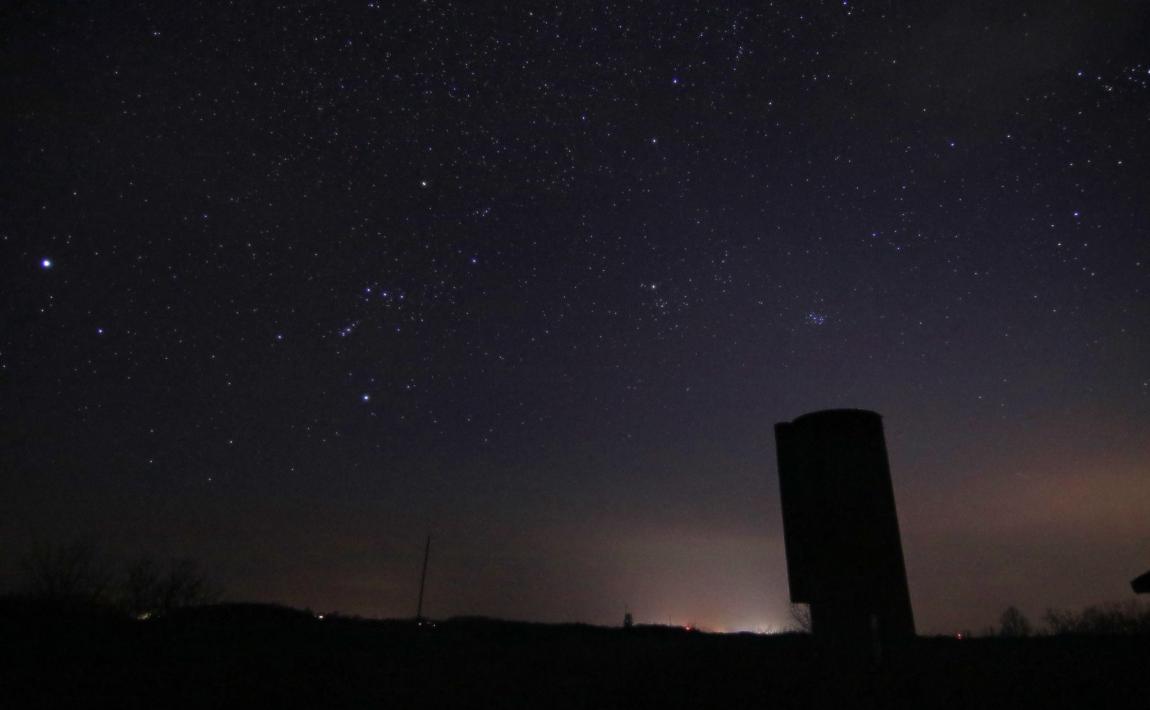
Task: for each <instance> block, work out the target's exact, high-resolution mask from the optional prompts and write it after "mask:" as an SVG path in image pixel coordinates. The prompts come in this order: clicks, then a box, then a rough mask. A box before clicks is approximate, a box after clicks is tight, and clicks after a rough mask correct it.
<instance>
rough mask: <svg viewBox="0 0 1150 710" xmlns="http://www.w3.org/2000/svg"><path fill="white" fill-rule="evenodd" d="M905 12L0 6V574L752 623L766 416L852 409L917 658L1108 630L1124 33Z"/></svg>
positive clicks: (1141, 404)
mask: <svg viewBox="0 0 1150 710" xmlns="http://www.w3.org/2000/svg"><path fill="white" fill-rule="evenodd" d="M948 5H949V4H946V3H901V2H889V1H888V2H874V3H868V2H858V3H853V2H851V3H848V2H835V3H813V4H805V3H803V4H789V3H781V4H775V5H774V6H766V7H764V6H763V4H761V3H754V4H748V5H747V6H746V7H740V6H728V5H716V4H714V3H634V4H618V5H605V6H599V5H595V6H592V5H587V4H570V5H568V4H565V3H560V4H555V3H538V4H534V3H529V4H519V3H512V4H507V5H499V4H483V3H460V4H452V3H446V2H422V3H399V4H396V5H393V4H390V3H382V2H380V3H376V2H361V3H355V4H344V5H342V6H340V7H339V8H338V9H336V8H333V7H331V6H329V5H328V4H326V3H298V4H291V3H289V4H286V6H278V7H277V6H272V5H266V6H259V7H256V6H253V5H251V4H249V3H235V4H232V3H186V4H182V5H180V6H176V5H174V4H173V5H171V6H165V7H161V6H155V5H153V4H143V3H142V4H139V5H135V6H132V5H120V4H118V5H117V6H116V7H115V8H114V9H109V8H106V7H103V6H98V5H76V4H68V5H56V4H39V3H26V4H23V5H18V6H16V7H15V8H13V9H8V10H5V11H4V17H3V22H4V24H5V26H7V27H8V30H7V31H6V32H5V33H4V34H5V39H4V46H3V52H4V57H5V62H4V67H5V69H4V71H3V82H4V87H5V93H6V95H8V96H9V97H10V105H11V106H12V107H13V108H14V110H9V111H6V112H4V113H5V117H4V118H3V119H2V121H3V126H4V130H3V133H2V135H3V141H2V142H0V150H2V153H0V158H2V164H3V165H4V166H5V169H4V171H3V175H2V177H0V189H2V194H0V269H2V272H0V279H2V280H0V284H2V286H0V288H2V290H3V295H4V298H3V300H2V302H0V307H2V309H3V310H2V311H0V316H2V317H3V327H2V330H0V398H2V400H0V401H2V402H3V406H2V407H0V427H2V429H0V447H2V448H0V461H2V464H3V469H2V470H0V501H2V502H0V535H3V537H4V538H5V540H7V541H9V544H6V545H5V546H4V550H3V552H2V553H0V570H3V572H4V577H3V580H5V581H6V584H7V586H16V585H17V583H18V571H17V563H18V561H19V559H20V557H21V555H22V554H24V552H25V551H26V550H27V549H29V547H30V546H32V545H34V544H44V543H48V544H51V543H55V542H60V541H65V540H72V539H85V540H92V541H95V542H97V543H98V544H100V545H101V546H102V547H104V548H105V549H107V550H109V551H110V553H112V554H120V555H134V554H138V553H144V552H146V553H150V554H156V555H187V556H192V557H195V558H197V559H199V560H201V561H202V562H203V564H204V566H205V567H206V568H207V569H208V570H209V571H210V572H211V573H212V574H213V576H214V577H215V578H217V579H218V580H219V581H220V582H221V583H222V584H223V585H224V586H225V587H226V588H227V589H228V590H229V592H230V593H231V595H232V596H233V597H236V598H254V599H263V600H276V601H282V602H286V603H290V604H294V605H299V606H304V605H310V606H311V607H313V608H316V609H340V610H343V611H346V612H354V613H361V614H367V615H384V616H402V615H408V614H411V613H413V611H414V608H413V607H414V600H415V592H416V583H417V576H418V568H419V556H420V554H421V552H422V542H423V536H424V535H425V533H426V532H427V531H428V530H429V529H430V530H431V531H432V532H433V534H434V535H435V547H434V551H433V555H434V556H433V562H432V568H431V575H430V581H429V591H428V596H427V606H426V608H427V610H428V611H429V612H430V613H431V614H432V615H433V616H447V615H451V614H464V613H474V614H489V615H499V616H509V617H516V618H528V619H539V620H573V619H574V620H581V621H590V622H596V623H615V622H618V621H619V619H621V618H622V610H623V607H624V605H625V604H626V605H629V606H630V608H631V610H632V611H633V612H634V613H635V615H636V618H637V619H638V620H640V621H666V620H668V619H669V620H672V621H674V622H687V621H691V622H695V623H698V624H702V625H705V626H710V627H714V628H767V627H778V626H781V625H783V624H786V623H788V622H789V618H788V616H787V610H786V608H787V601H786V600H787V594H786V577H785V565H784V561H783V550H782V539H781V535H782V527H781V520H780V513H779V504H778V494H777V480H776V474H775V465H774V444H773V440H772V431H771V426H772V424H773V423H774V422H776V421H780V420H788V419H792V418H794V417H795V416H797V415H799V414H802V413H803V412H806V411H811V410H815V409H820V408H825V407H862V408H868V409H874V410H877V411H879V412H881V413H882V414H883V415H884V417H885V422H886V427H887V436H888V447H889V450H890V454H891V462H892V471H893V478H894V483H895V493H896V499H897V503H898V506H899V512H900V518H901V521H902V532H903V540H904V548H905V551H906V558H907V568H908V574H909V581H910V588H911V593H912V598H913V602H914V605H915V611H916V614H917V617H918V621H919V626H920V629H922V630H925V631H949V630H953V629H957V628H979V627H981V626H984V625H987V624H990V623H992V622H993V621H994V620H995V619H996V618H997V616H998V613H999V612H1000V611H1001V610H1002V608H1004V607H1005V606H1007V605H1008V604H1012V603H1013V604H1017V605H1019V606H1020V607H1021V608H1023V610H1024V611H1026V612H1028V613H1032V614H1038V613H1040V612H1041V611H1042V610H1043V609H1045V608H1046V607H1052V606H1053V607H1058V606H1077V605H1080V604H1086V603H1091V602H1097V601H1104V600H1112V599H1120V598H1123V597H1124V596H1125V595H1126V594H1128V587H1126V583H1127V581H1128V580H1129V579H1130V578H1131V577H1133V576H1134V575H1135V574H1137V573H1139V572H1141V571H1144V568H1145V567H1147V565H1150V526H1148V524H1147V522H1146V521H1147V518H1146V511H1147V510H1150V470H1148V467H1150V437H1148V436H1147V434H1146V432H1147V431H1148V430H1150V300H1148V296H1147V277H1148V260H1150V238H1148V234H1150V219H1148V218H1150V206H1148V204H1150V202H1148V200H1147V197H1146V196H1147V195H1150V166H1148V165H1147V156H1150V138H1148V136H1150V130H1148V129H1150V126H1148V121H1150V51H1148V50H1147V49H1146V48H1145V42H1144V38H1145V36H1146V31H1147V29H1148V23H1147V20H1148V19H1150V13H1148V11H1147V8H1146V6H1145V5H1142V4H1138V3H1126V2H1099V3H1073V4H1071V3H1046V2H1033V3H1003V4H993V5H990V4H988V5H987V6H985V7H983V8H981V9H977V10H975V9H970V8H953V7H948ZM45 260H48V261H47V262H46V261H45Z"/></svg>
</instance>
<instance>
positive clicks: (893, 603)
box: [775, 409, 914, 644]
mask: <svg viewBox="0 0 1150 710" xmlns="http://www.w3.org/2000/svg"><path fill="white" fill-rule="evenodd" d="M775 442H776V445H777V453H778V464H779V488H780V492H781V494H782V504H783V533H784V540H785V544H786V552H787V576H788V579H789V581H790V590H791V601H792V602H799V603H806V604H809V605H810V609H811V627H812V628H811V631H812V632H813V633H814V635H815V636H816V638H821V639H823V640H825V641H830V642H838V643H842V644H867V643H879V644H882V643H885V642H889V641H897V640H900V639H905V638H910V637H913V636H914V615H913V613H912V612H911V606H910V592H909V590H908V588H907V583H906V566H905V564H904V562H903V555H902V542H901V539H900V537H899V528H898V515H897V513H896V511H895V504H894V490H893V488H892V486H891V480H890V465H889V463H888V461H887V453H886V442H885V440H884V437H883V428H882V417H881V416H879V415H878V414H877V413H875V412H870V411H866V410H861V409H832V410H825V411H821V412H813V413H811V414H805V415H803V416H801V417H799V418H797V419H795V420H794V421H792V422H783V423H780V424H776V425H775Z"/></svg>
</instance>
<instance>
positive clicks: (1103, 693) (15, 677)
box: [0, 603, 1150, 708]
mask: <svg viewBox="0 0 1150 710" xmlns="http://www.w3.org/2000/svg"><path fill="white" fill-rule="evenodd" d="M0 634H2V636H0V638H2V646H0V707H2V708H22V707H45V708H48V707H52V708H57V707H58V708H84V707H116V708H171V707H203V708H219V707H261V708H270V707H283V706H292V707H296V706H307V707H317V708H318V707H324V708H342V707H380V708H404V707H493V708H501V707H531V708H613V707H666V708H676V707H708V708H710V707H724V708H732V707H734V708H742V707H757V708H776V707H777V708H792V707H796V708H805V707H819V708H822V707H827V708H837V707H873V708H890V707H914V708H936V707H943V708H950V707H969V708H988V707H1042V708H1052V707H1067V708H1071V707H1072V708H1150V638H1145V637H1141V638H1139V637H1111V638H1074V637H1058V638H1031V639H1018V640H1008V639H973V640H962V641H959V640H955V639H946V638H923V639H919V640H917V641H916V642H915V643H914V644H913V645H911V646H908V647H907V648H904V649H902V650H901V652H900V653H898V654H897V656H894V657H891V658H890V659H889V661H888V663H887V664H885V665H884V666H882V667H879V668H877V669H876V668H873V667H870V666H867V665H864V666H861V667H851V666H849V665H847V664H843V663H841V662H834V661H830V660H826V659H820V658H819V657H818V655H817V654H816V652H815V648H814V646H813V645H812V643H811V639H810V638H809V637H805V636H799V635H780V636H755V635H720V634H704V633H697V632H687V631H682V630H678V629H669V628H661V627H637V628H634V629H630V630H626V631H624V630H622V629H606V628H597V627H589V626H579V625H565V626H554V625H540V624H523V623H510V622H497V621H489V620H482V619H459V620H454V621H449V622H445V623H440V624H438V625H437V626H436V627H435V628H433V629H432V628H426V627H425V628H422V629H419V628H416V627H415V626H414V625H413V624H410V623H406V622H380V621H357V620H349V619H331V618H327V619H325V620H322V621H320V620H317V619H314V618H313V617H311V616H310V615H309V614H306V613H303V612H297V611H292V610H284V609H277V608H273V607H256V606H247V605H229V606H221V607H215V608H210V609H203V610H198V611H195V612H184V613H182V614H179V615H175V616H172V617H169V618H166V619H157V620H150V621H146V622H138V621H132V620H128V619H124V618H123V617H121V616H117V615H113V614H92V613H83V614H81V613H76V612H72V613H67V612H63V611H61V610H59V609H55V610H49V609H47V608H44V607H31V606H29V605H26V604H17V603H8V604H5V605H4V607H3V608H2V609H0Z"/></svg>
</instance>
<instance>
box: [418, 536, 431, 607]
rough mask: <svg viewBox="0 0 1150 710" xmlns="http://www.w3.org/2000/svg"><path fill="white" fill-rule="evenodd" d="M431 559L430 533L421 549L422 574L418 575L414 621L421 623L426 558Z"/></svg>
mask: <svg viewBox="0 0 1150 710" xmlns="http://www.w3.org/2000/svg"><path fill="white" fill-rule="evenodd" d="M429 557H431V533H428V534H427V544H426V545H425V546H424V548H423V573H422V574H421V575H419V604H418V605H417V606H416V607H415V620H416V621H418V622H422V621H423V587H424V585H425V584H427V558H429Z"/></svg>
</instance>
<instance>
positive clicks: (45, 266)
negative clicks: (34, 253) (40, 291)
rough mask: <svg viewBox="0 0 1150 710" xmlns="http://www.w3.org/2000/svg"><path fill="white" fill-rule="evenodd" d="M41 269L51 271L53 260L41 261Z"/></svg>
mask: <svg viewBox="0 0 1150 710" xmlns="http://www.w3.org/2000/svg"><path fill="white" fill-rule="evenodd" d="M40 268H41V269H51V268H52V260H51V259H41V260H40Z"/></svg>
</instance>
